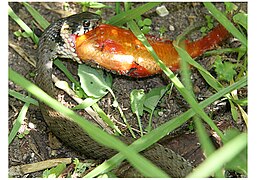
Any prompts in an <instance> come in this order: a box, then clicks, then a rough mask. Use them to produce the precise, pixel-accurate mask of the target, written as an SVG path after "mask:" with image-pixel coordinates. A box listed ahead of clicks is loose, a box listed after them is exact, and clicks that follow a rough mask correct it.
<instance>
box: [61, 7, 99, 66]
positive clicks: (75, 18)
mask: <svg viewBox="0 0 270 180" xmlns="http://www.w3.org/2000/svg"><path fill="white" fill-rule="evenodd" d="M100 22H101V17H100V16H99V15H97V14H94V13H91V12H83V13H80V14H75V15H72V16H69V17H66V18H64V21H63V24H62V27H61V29H60V36H61V38H62V40H61V43H60V44H59V51H58V52H61V53H59V56H60V57H64V58H71V59H73V60H75V61H77V62H79V63H81V61H80V59H79V58H78V57H77V54H76V47H75V44H76V38H77V37H78V36H81V35H83V34H85V33H87V32H88V31H91V30H92V29H94V28H96V27H97V26H98V25H99V24H100Z"/></svg>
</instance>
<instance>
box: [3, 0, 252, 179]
mask: <svg viewBox="0 0 270 180" xmlns="http://www.w3.org/2000/svg"><path fill="white" fill-rule="evenodd" d="M30 4H31V5H32V6H33V7H34V8H35V9H37V10H38V11H39V12H40V13H41V14H42V15H43V16H44V17H45V18H46V19H47V20H48V21H49V22H54V21H55V20H57V19H59V18H61V17H62V16H63V15H62V14H61V12H63V11H64V8H63V7H64V4H63V3H60V2H57V3H34V2H32V3H30ZM67 4H68V6H66V4H65V7H66V9H65V11H68V12H71V13H75V12H80V11H81V7H80V5H78V3H67ZM108 4H109V5H112V6H114V4H113V3H108ZM163 4H164V5H165V6H166V8H167V9H168V10H169V12H170V14H169V15H168V16H165V17H160V16H158V15H157V14H156V13H155V11H154V10H151V11H149V12H147V13H146V14H145V17H150V18H151V19H152V21H153V23H152V29H153V30H152V32H153V33H154V34H155V35H157V32H158V29H159V28H160V27H162V26H164V27H166V28H167V29H168V31H166V33H165V37H166V38H168V39H174V38H176V36H177V35H179V34H181V33H182V32H183V31H184V30H185V29H186V28H187V27H188V26H189V25H190V24H192V23H197V22H203V21H205V18H204V16H205V15H206V14H208V12H207V10H206V9H205V8H204V6H203V4H201V3H176V2H174V3H163ZM9 5H10V7H11V8H12V9H13V11H14V12H15V13H16V14H17V15H18V16H19V17H20V18H21V19H22V20H23V21H24V22H25V23H26V24H27V25H28V26H29V27H31V28H33V29H34V30H35V33H36V34H37V35H38V36H40V35H41V34H42V31H41V30H40V29H39V28H38V27H36V25H35V24H34V23H33V19H32V17H31V15H30V14H29V13H28V12H27V10H26V8H25V7H24V6H23V5H22V4H20V3H9ZM217 5H218V7H220V8H223V6H222V4H221V3H220V4H217ZM238 5H240V6H241V9H243V10H244V11H245V12H247V4H246V3H241V4H238ZM46 6H49V7H51V8H52V10H49V9H47V8H46ZM103 11H104V12H105V13H103V16H104V17H103V18H104V19H106V18H108V17H110V15H113V8H112V9H104V10H103ZM169 26H173V27H174V30H169ZM8 28H9V42H13V43H14V44H16V45H17V46H19V47H22V48H23V50H24V51H25V53H27V55H28V56H30V57H32V58H34V59H35V54H36V47H35V46H34V43H33V42H32V41H31V40H30V39H26V38H18V37H16V36H15V35H14V32H15V31H17V30H19V29H20V28H19V26H18V25H17V24H16V23H15V22H14V21H13V20H12V19H11V18H9V27H8ZM200 36H201V34H200V33H194V34H192V35H191V36H190V38H191V39H196V38H198V37H200ZM234 46H237V44H235V43H234V42H233V41H232V39H228V40H227V41H225V42H224V43H223V44H222V45H221V47H234ZM8 53H9V67H11V68H12V69H13V70H15V71H17V72H18V73H20V74H21V75H23V76H24V77H26V78H27V79H29V80H31V81H33V82H34V76H33V74H34V73H35V68H34V67H33V66H32V65H30V64H29V63H28V62H26V61H25V60H24V59H23V58H22V57H21V56H20V55H19V54H18V53H16V52H15V51H14V49H13V48H11V47H9V52H8ZM224 56H225V55H224ZM225 58H228V59H235V54H229V55H227V56H225ZM214 59H215V58H214V57H199V58H197V61H198V62H199V63H200V64H202V65H203V66H204V67H205V68H206V69H207V70H209V71H210V72H211V73H213V74H214V71H213V69H211V67H212V64H213V61H214ZM66 64H67V67H68V69H70V70H72V69H75V68H76V66H77V65H76V64H75V63H71V62H67V63H66ZM71 72H72V73H74V74H75V73H76V72H74V71H71ZM192 73H193V74H192V81H193V83H194V90H195V93H196V94H195V95H196V98H197V100H198V101H203V100H204V99H206V98H208V97H210V96H211V95H212V94H213V93H214V91H213V89H212V88H210V87H209V86H208V85H207V83H206V82H205V81H204V80H203V79H202V77H201V76H200V74H199V73H198V72H197V71H196V70H194V69H192ZM60 76H61V75H60ZM112 76H113V86H112V88H113V91H114V93H115V95H116V97H117V100H118V102H119V103H120V106H121V108H122V109H123V110H124V114H125V115H126V118H127V119H128V122H129V123H130V124H131V125H132V127H134V128H137V129H138V125H137V119H136V116H135V115H134V114H133V113H132V112H131V109H130V92H131V91H132V90H133V89H144V90H145V92H148V91H149V90H150V89H152V88H154V87H160V86H163V85H166V84H167V81H166V78H164V76H162V75H156V76H153V77H149V78H144V79H131V78H127V77H123V76H118V75H112ZM9 88H10V89H13V90H15V91H18V92H20V93H23V94H26V95H27V93H26V92H25V91H24V90H23V89H22V88H21V87H19V86H17V85H16V84H14V83H13V82H11V81H9ZM239 93H240V94H241V95H242V97H246V96H247V89H246V88H243V89H241V90H240V91H239ZM112 102H113V98H112V96H111V95H110V94H108V95H107V96H105V97H104V98H103V99H102V100H101V101H100V102H99V106H100V107H101V108H102V109H103V110H104V111H105V112H106V113H108V114H109V116H110V117H112V118H114V119H117V120H119V121H122V120H121V118H120V115H119V112H118V111H117V109H115V108H114V107H113V106H112ZM22 106H23V103H22V102H21V101H19V100H17V99H15V98H13V97H11V96H10V97H9V131H10V130H11V128H12V124H13V122H14V120H15V119H16V118H17V116H18V112H19V111H20V109H21V108H22ZM188 108H189V107H188V105H187V103H186V102H185V101H184V100H183V99H182V97H181V96H180V95H179V94H178V93H177V92H176V91H172V94H171V95H170V96H168V95H167V96H165V97H164V98H163V100H162V103H160V104H159V105H158V107H157V109H158V110H159V111H160V113H159V115H158V116H155V117H154V118H153V123H154V126H155V127H157V126H159V125H160V124H162V123H164V122H166V121H168V120H170V119H171V118H172V117H175V116H177V115H179V114H181V113H183V112H185V111H186V110H187V109H188ZM205 110H206V112H208V114H209V116H210V117H211V118H212V119H213V120H214V121H215V122H216V124H217V125H218V127H219V128H220V129H221V130H224V129H227V128H229V127H236V128H238V129H240V130H244V129H245V128H246V127H245V125H244V122H243V120H242V119H241V117H240V116H239V119H238V120H237V121H234V120H233V118H232V116H231V113H230V105H229V103H228V102H227V101H223V102H221V101H218V102H215V103H213V104H212V105H210V106H209V107H207V108H206V109H205ZM148 118H149V115H147V114H145V115H144V116H143V117H142V121H143V125H144V127H146V126H147V120H148ZM191 127H192V123H187V124H185V125H184V126H182V127H180V128H179V129H177V130H176V131H175V132H174V133H172V134H173V135H171V136H170V137H167V138H166V141H161V143H162V144H164V145H165V146H167V147H169V148H171V149H173V150H174V151H176V152H177V153H179V154H180V155H182V156H183V157H185V158H186V159H188V160H189V161H190V162H191V163H192V164H193V165H194V166H197V165H198V164H199V163H200V162H201V161H202V160H203V159H204V156H203V154H202V152H201V149H200V144H199V142H198V139H197V137H196V133H195V132H194V131H193V130H192V129H191ZM24 128H27V129H30V133H29V134H28V135H25V136H24V137H23V138H18V137H15V139H14V140H13V142H12V143H11V144H10V145H9V147H8V148H9V154H8V158H9V164H8V166H9V167H11V166H16V165H22V164H29V163H34V162H39V161H43V160H46V159H52V158H60V157H72V158H75V157H77V158H79V159H81V160H83V159H85V157H84V156H83V155H81V154H79V153H77V152H75V151H74V150H73V149H72V148H70V147H66V146H65V145H64V144H61V142H58V141H56V140H54V139H55V137H54V136H53V135H52V134H51V133H50V130H49V129H48V127H47V126H46V124H45V122H44V121H43V118H42V115H41V112H40V110H39V108H38V107H36V106H33V105H31V106H30V108H29V111H28V112H27V117H26V119H25V121H24ZM122 128H123V127H122ZM209 135H210V136H211V135H212V132H211V130H209ZM213 141H214V142H216V140H215V138H214V137H213ZM59 143H60V144H59ZM217 146H218V144H217ZM41 175H42V171H39V172H35V173H30V174H21V175H16V176H14V177H41ZM234 177H235V176H234Z"/></svg>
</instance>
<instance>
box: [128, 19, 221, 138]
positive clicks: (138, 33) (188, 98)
mask: <svg viewBox="0 0 270 180" xmlns="http://www.w3.org/2000/svg"><path fill="white" fill-rule="evenodd" d="M128 25H129V26H130V29H131V31H132V32H133V33H134V34H135V36H136V37H137V38H138V39H139V40H140V41H141V42H142V43H143V44H144V46H145V47H146V48H147V50H148V51H149V52H150V54H151V55H152V56H153V58H154V59H155V61H156V63H157V64H158V65H159V66H160V68H161V69H162V70H163V72H164V73H165V74H166V75H167V76H168V77H169V78H170V79H171V81H172V82H173V83H174V85H175V87H176V88H177V90H178V91H179V92H180V93H181V95H182V96H183V97H184V99H185V100H186V101H187V102H188V104H189V105H190V106H191V107H192V108H193V109H194V111H195V112H196V113H197V114H198V115H199V116H200V117H201V118H202V119H203V120H204V121H205V122H206V123H208V124H209V126H210V127H211V128H212V129H213V130H214V131H216V133H217V134H218V135H219V136H220V138H221V139H223V133H222V132H221V131H220V130H219V129H218V127H217V126H216V125H215V123H214V122H213V121H212V120H211V118H209V116H208V115H207V114H206V113H205V112H204V111H203V109H202V108H201V107H200V106H199V105H198V103H197V101H196V100H195V99H194V98H193V97H192V96H190V92H189V91H188V90H187V89H186V88H185V87H184V86H183V84H182V83H181V82H180V80H179V79H178V78H176V77H175V75H174V74H173V72H172V71H171V70H170V69H169V68H168V67H166V65H165V64H164V63H163V62H162V61H161V60H160V59H159V57H158V55H157V54H156V53H155V51H154V50H153V48H152V47H151V45H150V44H149V42H148V41H147V39H146V38H145V36H144V35H143V33H142V32H141V31H140V29H139V27H138V26H137V24H136V23H135V22H134V21H130V22H128ZM178 53H179V52H178ZM179 55H180V56H181V54H179ZM182 58H183V57H182Z"/></svg>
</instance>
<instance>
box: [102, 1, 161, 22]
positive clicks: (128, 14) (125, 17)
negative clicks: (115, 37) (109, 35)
mask: <svg viewBox="0 0 270 180" xmlns="http://www.w3.org/2000/svg"><path fill="white" fill-rule="evenodd" d="M159 4H160V2H148V3H145V4H144V5H142V6H139V7H137V8H134V9H131V10H128V11H125V12H121V13H120V14H118V15H116V16H113V17H112V18H111V19H110V20H108V21H107V22H106V23H107V24H112V25H117V26H120V25H123V24H125V23H127V22H128V21H130V20H132V19H134V18H136V17H138V16H140V15H142V14H143V13H145V12H147V11H149V10H150V9H152V8H153V7H155V6H157V5H159Z"/></svg>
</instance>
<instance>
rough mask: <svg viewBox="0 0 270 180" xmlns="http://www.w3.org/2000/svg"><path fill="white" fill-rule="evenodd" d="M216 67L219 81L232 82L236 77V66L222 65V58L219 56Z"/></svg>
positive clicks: (228, 63)
mask: <svg viewBox="0 0 270 180" xmlns="http://www.w3.org/2000/svg"><path fill="white" fill-rule="evenodd" d="M214 66H215V68H216V69H215V71H216V73H217V75H218V79H219V80H226V81H231V80H232V79H233V77H234V75H236V71H235V70H234V68H235V65H234V64H232V63H230V62H224V63H222V61H221V58H220V56H218V58H217V60H216V61H215V64H214Z"/></svg>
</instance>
